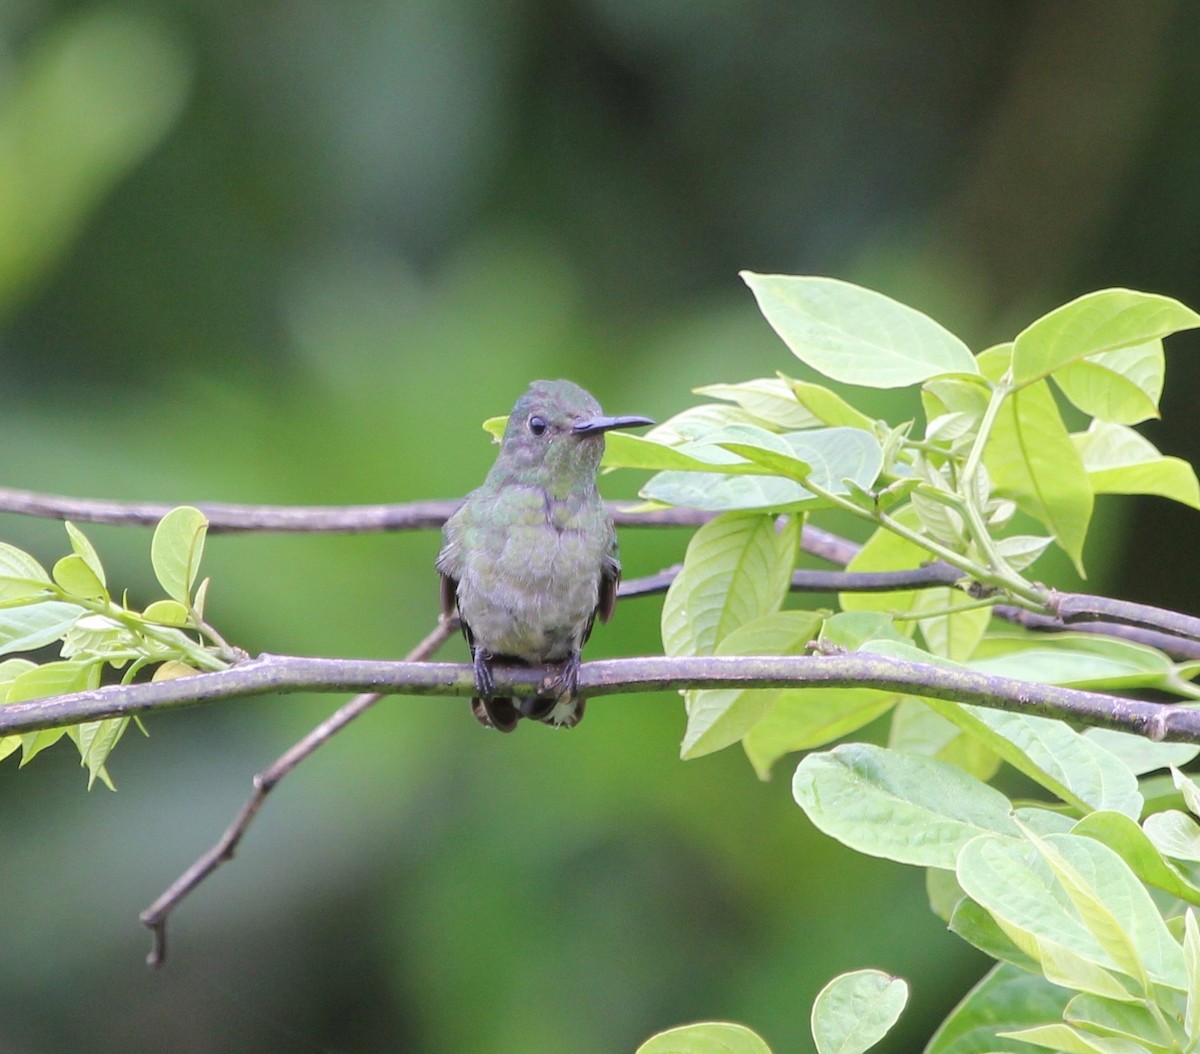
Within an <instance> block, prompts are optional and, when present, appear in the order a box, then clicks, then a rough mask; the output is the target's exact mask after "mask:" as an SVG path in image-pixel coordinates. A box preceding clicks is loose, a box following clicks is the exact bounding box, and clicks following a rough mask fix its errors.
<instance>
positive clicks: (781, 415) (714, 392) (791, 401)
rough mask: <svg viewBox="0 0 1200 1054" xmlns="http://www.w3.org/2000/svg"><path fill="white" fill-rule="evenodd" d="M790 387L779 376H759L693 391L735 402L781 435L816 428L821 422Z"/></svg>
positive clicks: (707, 385) (710, 385) (789, 383)
mask: <svg viewBox="0 0 1200 1054" xmlns="http://www.w3.org/2000/svg"><path fill="white" fill-rule="evenodd" d="M790 385H791V382H789V381H787V380H782V379H780V378H779V377H758V378H755V379H754V380H752V381H742V382H741V383H740V384H706V385H705V386H704V387H702V388H693V389H692V391H694V392H695V393H696V394H697V395H707V396H710V397H711V398H713V399H724V400H727V401H729V402H733V403H737V405H738V406H740V407H741V408H742V409H743V410H745V411H746V412H747V413H748V414H750V415H751V416H752V417H755V418H757V419H758V420H760V421H762V422H764V423H766V424H769V425H771V426H772V427H773V428H777V429H779V430H780V431H782V432H794V431H796V430H797V429H800V428H816V427H818V426H819V425H820V424H822V420H823V419H822V418H820V417H819V416H817V415H816V414H814V413H813V412H812V411H811V410H810V409H808V408H807V407H806V406H804V405H802V403H801V401H799V400H797V398H796V393H795V392H794V391H793V390H792V388H791V386H790ZM824 423H825V424H832V423H834V422H829V421H825V422H824ZM837 423H839V424H840V423H842V422H837Z"/></svg>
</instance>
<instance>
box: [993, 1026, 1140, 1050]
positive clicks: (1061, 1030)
mask: <svg viewBox="0 0 1200 1054" xmlns="http://www.w3.org/2000/svg"><path fill="white" fill-rule="evenodd" d="M1000 1035H1001V1036H1002V1037H1004V1038H1005V1039H1015V1040H1018V1041H1019V1042H1022V1043H1032V1044H1033V1045H1034V1046H1038V1047H1047V1048H1049V1049H1050V1050H1052V1051H1054V1052H1055V1054H1147V1052H1146V1051H1145V1050H1144V1049H1143V1048H1141V1047H1138V1046H1135V1045H1132V1044H1128V1043H1122V1042H1120V1041H1118V1040H1110V1039H1101V1038H1099V1037H1097V1036H1090V1035H1088V1034H1087V1033H1086V1032H1082V1031H1080V1030H1079V1029H1077V1028H1072V1027H1071V1026H1070V1025H1066V1024H1063V1023H1062V1022H1061V1021H1056V1022H1054V1023H1052V1024H1049V1025H1034V1026H1033V1027H1032V1028H1023V1029H1021V1030H1019V1031H1017V1032H1001V1033H1000Z"/></svg>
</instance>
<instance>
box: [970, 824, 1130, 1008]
mask: <svg viewBox="0 0 1200 1054" xmlns="http://www.w3.org/2000/svg"><path fill="white" fill-rule="evenodd" d="M1084 840H1085V839H1081V841H1084ZM956 870H957V875H958V881H959V884H960V885H961V886H962V887H963V890H964V891H965V892H966V894H967V895H968V896H969V897H971V898H972V900H974V901H975V902H976V903H978V904H979V905H980V906H981V907H982V908H983V909H984V910H985V911H987V912H988V913H989V914H990V915H991V916H992V917H993V918H994V919H995V920H996V922H997V923H998V924H999V926H1000V928H1001V929H1002V930H1003V932H1004V933H1005V934H1006V935H1007V936H1008V937H1009V939H1010V940H1012V941H1013V943H1014V944H1015V945H1016V946H1017V947H1018V948H1019V949H1020V950H1021V951H1022V952H1023V953H1025V954H1027V955H1029V956H1032V957H1033V958H1034V959H1035V960H1036V961H1038V962H1039V963H1040V964H1041V967H1042V970H1043V972H1044V973H1045V975H1046V977H1047V979H1048V980H1051V981H1053V982H1054V983H1056V984H1061V985H1064V986H1066V987H1068V988H1073V989H1076V990H1077V991H1085V992H1092V993H1094V994H1096V995H1103V996H1108V997H1111V998H1116V999H1129V998H1132V996H1131V995H1130V993H1129V991H1128V990H1127V989H1126V987H1125V986H1124V985H1123V984H1122V983H1121V982H1120V981H1119V980H1118V979H1117V977H1116V976H1115V974H1114V973H1113V971H1114V970H1115V969H1116V965H1115V963H1113V961H1112V958H1111V956H1109V955H1108V953H1107V952H1105V951H1104V949H1103V948H1101V947H1100V944H1099V942H1098V941H1097V940H1096V938H1095V937H1094V936H1093V935H1092V934H1091V933H1090V932H1089V931H1088V929H1087V927H1085V926H1084V925H1083V923H1082V921H1081V920H1080V918H1079V913H1078V911H1077V910H1076V909H1075V907H1074V905H1073V904H1072V903H1071V901H1070V899H1069V898H1068V897H1067V895H1066V893H1065V891H1064V890H1063V888H1062V886H1061V885H1060V884H1059V883H1058V881H1057V880H1055V878H1054V877H1053V876H1052V875H1051V874H1050V871H1049V869H1048V868H1047V867H1046V865H1045V863H1044V862H1043V860H1042V859H1041V857H1040V856H1039V854H1038V852H1037V850H1036V849H1035V848H1034V847H1033V846H1032V845H1029V844H1025V845H1022V844H1021V843H1020V842H1017V841H1015V840H1012V839H1003V838H1000V837H997V836H995V835H983V836H980V837H979V838H976V839H974V840H972V841H970V842H968V843H967V845H965V846H964V847H963V849H962V851H961V852H960V853H959V854H958V867H957V869H956ZM1143 892H1144V891H1143Z"/></svg>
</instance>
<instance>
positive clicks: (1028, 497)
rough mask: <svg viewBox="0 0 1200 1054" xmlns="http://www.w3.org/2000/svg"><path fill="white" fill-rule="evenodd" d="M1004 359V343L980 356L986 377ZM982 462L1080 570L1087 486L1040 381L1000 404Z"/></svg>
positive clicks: (1002, 492) (1088, 512) (997, 485)
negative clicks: (1048, 532) (1047, 531)
mask: <svg viewBox="0 0 1200 1054" xmlns="http://www.w3.org/2000/svg"><path fill="white" fill-rule="evenodd" d="M1006 361H1007V348H1006V347H1003V346H1002V347H1000V348H997V349H993V350H992V351H990V352H984V353H983V354H982V355H981V356H980V365H981V367H982V368H983V370H984V372H985V373H986V374H987V375H988V376H993V375H994V374H995V373H997V372H998V371H999V372H1003V368H1004V365H1005V362H1006ZM984 465H985V466H986V467H987V470H988V474H989V475H990V476H991V480H992V487H993V489H994V490H995V493H996V494H997V495H998V496H1000V497H1003V498H1011V499H1012V500H1013V501H1015V502H1016V503H1017V506H1018V507H1019V508H1020V509H1021V510H1022V511H1024V512H1027V513H1028V514H1029V515H1030V516H1032V517H1033V518H1034V519H1036V520H1037V521H1038V522H1039V523H1042V524H1043V525H1045V526H1046V527H1047V528H1048V529H1049V530H1050V531H1051V532H1052V533H1053V534H1054V536H1055V539H1056V540H1057V542H1058V545H1059V546H1060V547H1061V548H1062V549H1063V551H1064V552H1066V553H1067V555H1068V556H1070V557H1071V559H1072V561H1073V562H1074V563H1075V566H1076V568H1077V569H1078V570H1079V571H1080V573H1081V574H1082V569H1083V543H1084V540H1085V538H1086V537H1087V529H1088V524H1089V523H1090V521H1091V518H1092V488H1091V485H1090V483H1089V482H1088V477H1087V473H1086V472H1085V471H1084V468H1083V461H1082V460H1081V459H1080V457H1079V454H1078V453H1077V452H1076V450H1075V445H1074V443H1072V441H1071V436H1070V434H1069V433H1068V432H1067V428H1066V425H1064V424H1063V420H1062V415H1061V414H1060V413H1059V410H1058V404H1057V403H1055V401H1054V396H1053V395H1052V394H1051V393H1050V389H1049V387H1048V386H1047V385H1046V384H1045V383H1044V382H1038V383H1035V384H1031V385H1030V386H1029V387H1027V388H1025V389H1023V390H1022V391H1019V392H1014V393H1013V394H1012V395H1010V396H1009V397H1008V398H1007V399H1006V400H1005V401H1004V403H1003V404H1002V405H1001V407H1000V410H999V412H998V413H997V415H996V420H995V423H994V424H993V426H992V432H991V435H990V436H989V438H988V443H987V446H986V447H985V448H984Z"/></svg>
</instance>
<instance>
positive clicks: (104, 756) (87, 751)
mask: <svg viewBox="0 0 1200 1054" xmlns="http://www.w3.org/2000/svg"><path fill="white" fill-rule="evenodd" d="M128 727H129V718H127V717H112V718H109V719H108V720H106V721H87V722H85V723H84V724H81V725H79V726H78V730H77V734H76V736H75V737H74V738H75V745H76V746H77V747H78V748H79V758H80V763H81V764H82V765H83V767H84V768H86V769H87V770H88V790H91V789H92V785H93V784H94V783H95V782H96V780H97V778H99V779H100V780H101V781H102V782H103V783H104V784H105V785H106V786H107V787H108V789H109V790H115V789H116V788H115V787H113V784H112V781H111V780H110V779H108V774H107V772H106V771H105V768H104V763H105V762H106V761H107V760H108V756H109V754H111V753H112V751H113V748H114V747H115V746H116V745H117V742H118V741H119V740H120V738H121V736H123V735H124V734H125V729H126V728H128Z"/></svg>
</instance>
